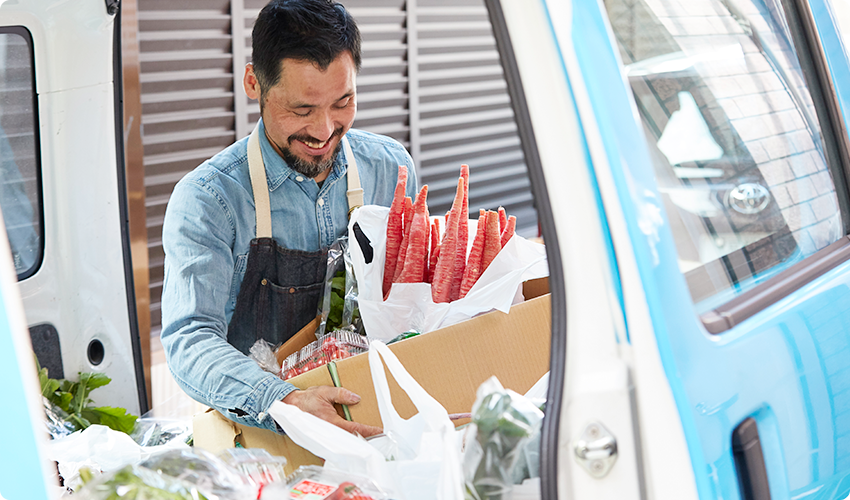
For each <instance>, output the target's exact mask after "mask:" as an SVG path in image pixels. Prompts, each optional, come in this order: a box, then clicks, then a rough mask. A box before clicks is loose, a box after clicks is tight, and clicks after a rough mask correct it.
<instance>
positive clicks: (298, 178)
mask: <svg viewBox="0 0 850 500" xmlns="http://www.w3.org/2000/svg"><path fill="white" fill-rule="evenodd" d="M295 180H296V181H298V182H303V181H304V178H303V177H301V176H300V175H299V176H298V177H296V178H295Z"/></svg>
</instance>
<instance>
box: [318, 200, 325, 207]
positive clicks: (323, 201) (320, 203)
mask: <svg viewBox="0 0 850 500" xmlns="http://www.w3.org/2000/svg"><path fill="white" fill-rule="evenodd" d="M316 203H318V204H319V206H320V207H323V206H325V199H324V198H319V201H317V202H316Z"/></svg>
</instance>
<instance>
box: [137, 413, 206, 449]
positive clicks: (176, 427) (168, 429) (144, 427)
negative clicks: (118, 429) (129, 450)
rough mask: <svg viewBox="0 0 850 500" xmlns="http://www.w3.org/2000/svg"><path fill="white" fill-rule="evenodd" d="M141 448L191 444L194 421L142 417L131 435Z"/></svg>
mask: <svg viewBox="0 0 850 500" xmlns="http://www.w3.org/2000/svg"><path fill="white" fill-rule="evenodd" d="M130 437H131V438H133V441H135V442H136V443H137V444H138V445H139V446H145V447H148V446H162V445H168V444H173V443H180V444H190V442H191V440H192V420H191V419H176V418H154V417H142V418H139V419H138V420H136V426H135V427H134V428H133V432H132V433H130Z"/></svg>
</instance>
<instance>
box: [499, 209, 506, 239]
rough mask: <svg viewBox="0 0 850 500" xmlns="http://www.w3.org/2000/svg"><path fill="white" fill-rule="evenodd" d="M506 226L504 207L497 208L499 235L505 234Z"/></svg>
mask: <svg viewBox="0 0 850 500" xmlns="http://www.w3.org/2000/svg"><path fill="white" fill-rule="evenodd" d="M507 226H508V213H507V212H505V207H499V234H501V233H504V232H505V228H506V227H507Z"/></svg>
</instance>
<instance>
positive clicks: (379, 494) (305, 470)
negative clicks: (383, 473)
mask: <svg viewBox="0 0 850 500" xmlns="http://www.w3.org/2000/svg"><path fill="white" fill-rule="evenodd" d="M286 488H287V489H288V494H289V497H290V498H292V499H304V500H387V499H388V498H389V497H388V496H387V494H386V493H385V492H384V491H383V490H382V489H381V488H380V487H379V486H378V485H377V484H375V482H374V481H372V480H371V479H369V478H367V477H363V476H358V475H356V474H350V473H347V472H342V471H338V470H334V469H328V468H325V467H319V466H316V465H307V466H302V467H299V468H298V470H296V471H295V472H294V473H292V475H291V476H289V478H287V481H286ZM261 498H266V497H265V496H263V497H261ZM269 498H272V497H269Z"/></svg>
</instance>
